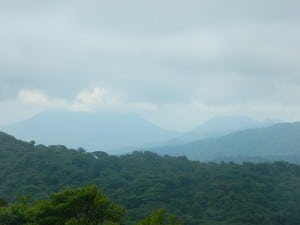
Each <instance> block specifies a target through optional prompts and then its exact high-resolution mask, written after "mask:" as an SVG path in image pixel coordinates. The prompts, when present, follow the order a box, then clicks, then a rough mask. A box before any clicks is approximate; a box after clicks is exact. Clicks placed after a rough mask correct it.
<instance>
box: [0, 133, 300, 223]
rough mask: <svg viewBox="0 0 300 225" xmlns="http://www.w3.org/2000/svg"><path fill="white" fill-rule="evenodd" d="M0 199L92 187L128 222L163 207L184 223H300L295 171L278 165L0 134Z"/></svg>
mask: <svg viewBox="0 0 300 225" xmlns="http://www.w3.org/2000/svg"><path fill="white" fill-rule="evenodd" d="M0 178H1V182H0V198H5V199H7V200H9V201H13V200H14V198H15V196H16V195H18V194H31V195H32V197H33V198H34V199H37V198H46V197H47V196H48V194H49V193H51V192H54V191H58V190H61V189H63V188H64V187H77V186H82V185H86V184H96V185H97V186H98V187H99V189H100V190H102V191H103V192H105V193H106V194H107V195H109V196H110V197H111V198H112V199H113V200H114V201H115V202H117V203H118V204H120V205H122V206H124V207H126V208H127V209H128V215H129V218H130V219H129V222H130V221H131V222H133V221H137V219H139V218H143V217H145V216H146V215H147V213H148V212H150V211H152V210H154V209H157V208H166V209H167V211H168V212H172V213H174V214H176V215H177V216H178V217H179V218H181V219H183V221H184V222H185V224H189V225H201V224H202V225H211V224H214V225H227V224H228V225H229V224H230V225H249V224H260V225H269V224H273V225H282V224H285V225H295V224H300V217H299V208H300V167H299V166H298V165H293V164H289V163H285V162H277V163H272V164H268V163H261V164H252V163H244V164H242V165H238V164H234V163H221V164H216V163H199V162H196V161H189V160H187V158H186V157H170V156H163V157H161V156H159V155H156V154H154V153H152V152H144V153H143V152H134V153H132V154H128V155H124V156H120V157H117V156H110V155H107V154H106V153H104V152H96V153H86V152H84V151H83V150H80V151H76V150H72V149H67V148H66V147H64V146H49V147H46V146H43V145H35V144H34V143H33V142H32V143H27V142H22V141H18V140H16V139H15V138H13V137H11V136H9V135H6V134H4V133H0Z"/></svg>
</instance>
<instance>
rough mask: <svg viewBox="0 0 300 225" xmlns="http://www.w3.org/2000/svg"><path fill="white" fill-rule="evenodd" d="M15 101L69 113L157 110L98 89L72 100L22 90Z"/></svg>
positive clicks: (146, 104) (154, 107)
mask: <svg viewBox="0 0 300 225" xmlns="http://www.w3.org/2000/svg"><path fill="white" fill-rule="evenodd" d="M17 100H18V101H20V102H23V103H28V104H31V105H35V106H39V107H42V108H44V109H46V108H54V109H64V110H71V111H101V110H112V111H124V112H154V111H156V110H157V106H156V105H155V104H153V103H150V102H133V101H128V100H126V98H124V97H122V96H121V95H120V94H118V93H116V92H113V91H111V90H108V89H104V88H98V87H97V88H93V89H90V90H82V91H80V92H79V93H78V94H77V95H76V96H75V97H74V98H72V99H66V98H52V97H49V96H47V95H46V94H45V93H44V92H42V91H40V90H28V89H23V90H20V91H19V94H18V99H17Z"/></svg>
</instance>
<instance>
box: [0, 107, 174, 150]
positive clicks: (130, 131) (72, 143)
mask: <svg viewBox="0 0 300 225" xmlns="http://www.w3.org/2000/svg"><path fill="white" fill-rule="evenodd" d="M2 130H3V131H5V132H7V133H9V134H12V135H14V136H16V137H18V138H20V139H23V140H27V141H30V140H34V141H36V142H37V143H42V144H46V145H55V144H61V145H66V146H68V147H72V148H79V147H81V148H84V149H87V150H88V151H99V150H100V151H108V152H110V153H122V152H124V151H125V152H126V151H130V150H132V149H134V148H142V147H143V146H144V145H145V144H152V143H155V142H163V141H166V140H169V139H171V138H174V137H175V136H177V135H178V133H176V132H172V131H168V130H165V129H162V128H160V127H158V126H156V125H154V124H152V123H150V122H148V121H146V120H144V119H142V118H140V117H138V116H136V115H133V114H129V113H108V112H101V113H92V112H68V111H52V110H51V111H45V112H42V113H40V114H38V115H35V116H34V117H32V118H30V119H28V120H25V121H22V122H18V123H15V124H12V125H9V126H6V127H3V128H2Z"/></svg>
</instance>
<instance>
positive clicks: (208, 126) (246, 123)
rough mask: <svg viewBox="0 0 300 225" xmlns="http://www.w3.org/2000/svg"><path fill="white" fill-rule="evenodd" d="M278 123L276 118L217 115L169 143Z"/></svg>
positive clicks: (216, 135) (178, 142) (189, 140)
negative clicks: (263, 118)
mask: <svg viewBox="0 0 300 225" xmlns="http://www.w3.org/2000/svg"><path fill="white" fill-rule="evenodd" d="M275 123H279V121H277V120H271V119H266V120H263V121H257V120H254V119H251V118H249V117H245V116H218V117H214V118H212V119H210V120H208V121H206V122H205V123H203V124H201V125H199V126H198V127H196V128H194V129H193V130H191V131H188V132H186V133H184V134H183V135H181V136H179V137H177V138H175V139H173V140H170V141H169V142H168V143H169V144H180V143H182V144H183V143H188V142H193V141H198V140H200V139H206V138H212V137H219V136H223V135H226V134H230V133H233V132H236V131H240V130H245V129H249V128H260V127H267V126H271V125H273V124H275Z"/></svg>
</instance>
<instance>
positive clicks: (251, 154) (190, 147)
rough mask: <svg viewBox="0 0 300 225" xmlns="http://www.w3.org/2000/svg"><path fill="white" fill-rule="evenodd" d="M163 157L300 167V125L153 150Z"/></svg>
mask: <svg viewBox="0 0 300 225" xmlns="http://www.w3.org/2000/svg"><path fill="white" fill-rule="evenodd" d="M152 150H153V151H155V152H157V153H160V154H169V155H186V156H187V157H188V158H189V159H194V160H201V161H215V160H218V161H220V160H228V159H231V160H234V161H243V160H251V161H276V160H287V161H290V162H293V163H300V122H297V123H282V124H276V125H273V126H270V127H266V128H255V129H247V130H243V131H238V132H235V133H232V134H229V135H225V136H223V137H218V138H210V139H205V140H200V141H195V142H192V143H188V144H183V145H177V146H165V147H159V148H156V149H152Z"/></svg>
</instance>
